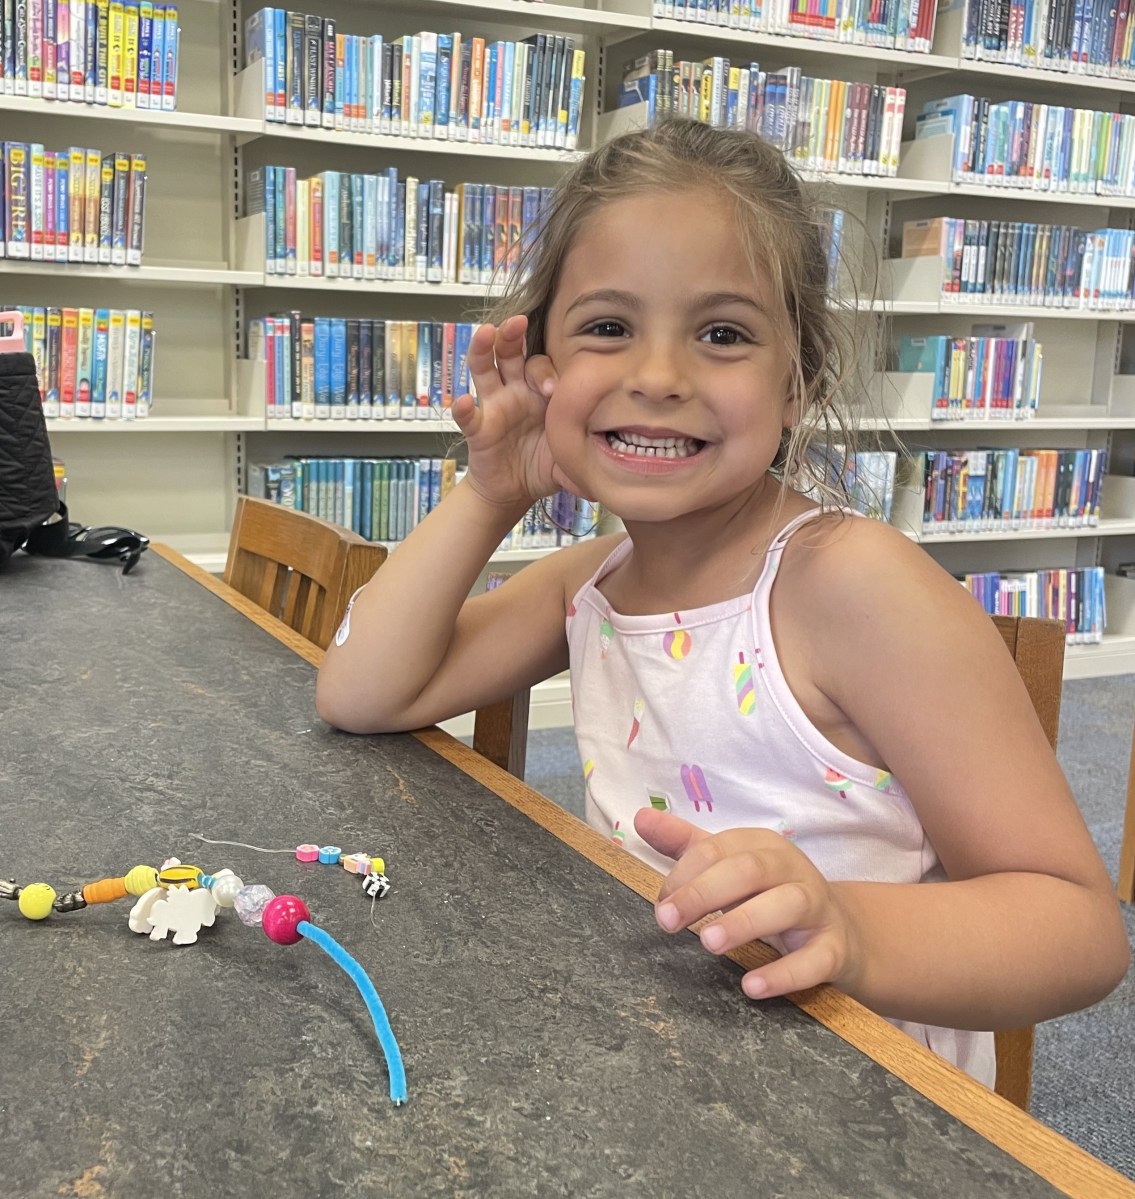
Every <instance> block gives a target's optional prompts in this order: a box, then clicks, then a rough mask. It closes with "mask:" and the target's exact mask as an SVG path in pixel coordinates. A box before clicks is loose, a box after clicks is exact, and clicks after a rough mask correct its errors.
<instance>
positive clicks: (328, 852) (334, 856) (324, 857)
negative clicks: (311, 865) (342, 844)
mask: <svg viewBox="0 0 1135 1199" xmlns="http://www.w3.org/2000/svg"><path fill="white" fill-rule="evenodd" d="M342 853H343V851H342V850H341V849H340V848H339V846H338V845H324V846H321V847H320V850H319V860H320V861H321V862H322V863H323V864H324V866H337V865H338V864H339V858H340V856H341V855H342Z"/></svg>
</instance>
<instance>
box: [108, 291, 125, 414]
mask: <svg viewBox="0 0 1135 1199" xmlns="http://www.w3.org/2000/svg"><path fill="white" fill-rule="evenodd" d="M125 349H126V313H125V312H123V311H122V310H121V309H118V308H112V309H111V310H110V328H109V332H108V335H107V343H106V416H107V419H108V420H121V418H122V381H123V375H122V365H123V355H124V353H125Z"/></svg>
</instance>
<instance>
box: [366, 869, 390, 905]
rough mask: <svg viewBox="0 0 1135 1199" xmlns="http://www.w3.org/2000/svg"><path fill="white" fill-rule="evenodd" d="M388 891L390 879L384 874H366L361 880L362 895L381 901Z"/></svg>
mask: <svg viewBox="0 0 1135 1199" xmlns="http://www.w3.org/2000/svg"><path fill="white" fill-rule="evenodd" d="M389 890H390V879H388V878H387V877H386V875H385V874H374V873H373V872H372V873H370V874H368V875H367V876H366V878H364V879H363V894H364V895H369V896H370V897H371V898H372V899H382V898H384V897H385V895H386V894H387V892H388V891H389Z"/></svg>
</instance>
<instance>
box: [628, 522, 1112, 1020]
mask: <svg viewBox="0 0 1135 1199" xmlns="http://www.w3.org/2000/svg"><path fill="white" fill-rule="evenodd" d="M798 540H799V541H800V542H801V543H802V544H799V545H797V544H796V542H795V541H794V542H793V543H791V544H790V546H789V548H788V550H786V552H785V557H784V560H783V562H782V564H781V569H780V571H779V573H778V577H777V586H776V589H775V590H774V592H773V627H774V630H776V633H777V648H778V652H779V653H780V656H781V661H782V664H784V665H785V667H786V673H788V674H789V677H790V678H791V679H792V683H793V689H794V691H796V693H797V698H798V699H801V702H805V704H806V706H807V707H809V708H817V707H819V706H821V705H822V704H823V703H825V702H826V703H827V704H828V705H829V706H830V707H831V709H832V713H833V719H832V722H831V723H832V726H833V727H837V728H838V727H839V726H840V724H841V722H842V723H843V724H844V725H845V726H846V727H847V729H850V730H853V731H854V734H855V735H856V736H857V738H858V743H859V744H860V745H862V744H863V743H864V741H865V742H866V744H867V746H868V747H869V748H870V749H871V750H873V751H874V756H873V757H872V758H871V759H870V760H872V761H875V762H877V763H881V764H885V765H886V767H887V769H889V770H890V771H892V772H893V774H894V775H895V777H896V778H897V779H899V780H900V781H901V783H902V784H903V787H904V788H905V790H906V792H907V794H908V796H909V797H910V800H911V803H912V804H913V806H914V808H915V810H916V812H917V814H918V816H919V818H920V820H921V821H922V824H923V826H924V828H925V831H926V835H927V837H928V839H929V841H930V843H931V845H932V846H933V847H934V849H935V850H936V852H937V854H938V857H939V859H940V860H941V862H942V865H943V867H944V869H945V872H946V875H947V877H948V881H946V882H941V883H912V884H899V883H862V882H828V881H827V880H826V879H824V878H823V877H822V876H821V875H820V873H819V871H818V870H817V869H816V868H815V866H813V865H812V863H811V862H810V861H809V860H808V859H807V858H806V857H805V855H804V854H803V853H801V852H800V851H799V850H798V849H796V847H795V846H793V845H792V844H791V843H790V842H788V841H786V840H785V839H784V838H783V837H780V836H779V835H777V834H776V833H774V832H771V831H770V830H767V829H752V828H750V829H730V830H727V831H725V832H722V833H717V834H712V835H710V834H707V833H705V832H703V831H702V830H699V829H696V828H694V827H693V826H692V825H689V824H687V823H686V822H685V821H682V820H678V819H677V818H676V817H673V816H670V815H669V814H668V813H663V812H655V811H653V810H651V809H644V810H643V811H641V812H640V813H638V815H637V816H636V818H635V828H636V831H637V832H638V833H639V834H640V835H641V836H643V837H644V839H646V840H647V841H648V842H649V843H650V844H651V845H653V846H654V848H655V849H657V850H659V852H661V853H664V854H667V855H669V856H671V857H674V858H677V859H679V861H678V864H677V865H676V866H675V867H674V869H673V870H672V871H671V872H670V874H669V875H667V877H666V879H665V881H664V883H663V885H662V889H661V892H660V895H659V906H658V919H659V922H660V923H661V924H662V926H663V927H664V928H666V929H668V930H670V931H676V930H677V929H679V928H685V927H687V926H689V925H690V924H692V923H694V922H695V921H697V920H699V919H700V918H701V917H703V916H706V915H709V914H711V913H715V912H723V913H724V915H720V916H718V917H717V918H715V919H713V920H711V921H710V922H708V923H707V924H706V926H705V927H704V928H703V929H702V930H701V934H700V935H701V938H702V942H703V944H704V945H705V946H706V948H707V949H710V950H712V951H713V952H715V953H720V952H724V951H725V950H728V949H731V948H734V947H736V946H738V945H742V944H744V943H745V942H747V941H750V940H753V939H754V938H758V937H769V936H772V935H781V936H783V938H784V941H785V944H786V946H787V948H788V949H789V951H790V952H788V953H787V954H786V955H785V956H784V957H782V958H781V959H779V960H778V961H775V962H773V963H771V964H769V965H767V966H764V967H762V968H760V969H759V970H754V971H750V972H749V973H748V974H747V975H746V976H745V978H744V979H743V983H742V985H743V987H744V989H745V991H746V993H747V994H749V995H750V996H753V997H754V998H758V997H767V996H773V995H782V994H786V993H788V992H792V991H799V990H802V989H805V988H807V987H810V986H814V985H816V984H817V983H820V982H834V983H835V984H836V985H837V986H839V987H840V988H841V989H843V990H844V991H846V992H848V993H849V994H850V995H852V996H854V997H855V998H856V999H859V1000H860V1001H861V1002H863V1003H864V1004H865V1005H867V1006H868V1007H870V1008H873V1009H874V1010H875V1011H877V1012H880V1013H881V1014H883V1015H885V1016H891V1017H894V1018H897V1019H902V1020H908V1021H913V1022H916V1023H924V1024H936V1025H943V1026H946V1027H953V1028H975V1029H990V1028H1006V1027H1015V1026H1020V1025H1023V1024H1029V1023H1033V1022H1034V1021H1037V1020H1044V1019H1048V1018H1050V1017H1053V1016H1057V1015H1060V1014H1063V1013H1065V1012H1068V1011H1072V1010H1074V1009H1076V1008H1079V1007H1084V1006H1086V1005H1088V1004H1090V1003H1094V1002H1096V1001H1097V1000H1099V999H1101V998H1102V997H1103V996H1104V995H1106V994H1107V993H1108V992H1109V991H1110V990H1111V989H1112V988H1113V987H1115V986H1116V984H1117V983H1118V982H1119V980H1120V979H1121V978H1122V976H1123V973H1124V971H1125V969H1126V967H1127V963H1128V957H1129V951H1128V946H1127V940H1126V935H1125V932H1124V928H1123V923H1122V920H1121V918H1120V915H1119V910H1118V904H1117V902H1116V898H1115V894H1114V892H1113V890H1112V887H1111V884H1110V880H1109V879H1108V877H1107V873H1106V871H1105V869H1104V867H1103V864H1102V862H1101V861H1100V859H1099V855H1098V854H1097V853H1096V850H1095V848H1094V846H1093V844H1092V841H1091V837H1090V836H1089V834H1088V831H1087V829H1086V828H1085V827H1084V822H1083V820H1082V819H1081V817H1080V814H1079V812H1078V810H1077V808H1076V805H1075V801H1074V799H1073V797H1072V795H1071V792H1070V791H1069V788H1068V784H1067V782H1066V781H1065V779H1064V776H1063V774H1062V773H1061V770H1060V767H1059V765H1058V763H1057V761H1056V756H1055V754H1054V753H1053V751H1052V749H1051V747H1050V746H1049V744H1048V741H1047V739H1046V737H1045V735H1044V733H1043V730H1042V729H1041V727H1040V723H1039V721H1038V719H1037V717H1036V714H1035V712H1034V710H1033V707H1032V704H1031V702H1030V700H1029V697H1028V693H1027V692H1026V690H1025V687H1024V684H1023V682H1022V681H1021V678H1020V675H1019V674H1018V672H1017V669H1016V667H1015V665H1014V664H1013V661H1012V659H1011V657H1010V656H1009V654H1008V652H1007V651H1006V649H1005V645H1004V642H1003V641H1002V639H1001V636H1000V634H999V633H998V632H997V630H996V628H995V627H994V625H993V622H992V621H991V620H990V619H989V617H988V616H987V615H986V614H985V613H984V612H983V611H982V610H981V609H980V608H979V607H978V605H977V603H976V602H975V601H974V600H973V599H972V597H970V596H969V595H968V594H967V593H966V592H965V590H964V589H963V588H962V587H960V586H959V585H958V584H957V583H956V582H955V581H954V580H953V579H951V578H950V577H949V576H948V575H946V574H945V573H944V572H943V571H942V570H941V569H940V568H939V567H938V566H937V565H936V564H935V563H934V562H933V561H931V559H930V558H929V557H928V556H927V555H925V554H924V553H923V552H922V551H921V550H919V549H918V548H917V547H916V546H913V545H912V544H911V543H910V542H909V541H907V539H906V538H905V537H903V536H902V534H901V533H899V532H898V531H897V530H894V529H891V528H889V527H886V526H882V525H879V524H878V523H877V522H874V521H867V520H850V521H848V520H844V521H843V522H841V525H840V526H839V527H838V528H837V529H836V530H835V531H834V532H833V534H832V535H831V536H830V537H824V536H823V535H822V534H817V535H815V536H813V537H807V538H806V537H803V536H802V537H801V538H799V539H798ZM809 689H810V690H809ZM806 692H807V694H805V693H806Z"/></svg>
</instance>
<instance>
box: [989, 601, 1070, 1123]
mask: <svg viewBox="0 0 1135 1199" xmlns="http://www.w3.org/2000/svg"><path fill="white" fill-rule="evenodd" d="M993 623H994V624H995V625H996V626H997V630H998V632H999V633H1000V634H1001V636H1002V637H1003V638H1004V639H1005V644H1006V646H1007V647H1008V649H1009V653H1011V654H1012V655H1013V661H1014V662H1015V663H1016V664H1017V670H1019V671H1020V674H1021V678H1022V679H1023V680H1024V684H1025V690H1027V691H1028V693H1029V698H1030V699H1031V700H1032V703H1033V707H1034V708H1035V709H1036V714H1037V716H1038V718H1039V719H1040V724H1041V728H1043V729H1044V733H1045V736H1046V737H1047V738H1048V740H1049V743H1050V744H1051V745H1052V747H1053V749H1055V748H1056V735H1057V732H1058V731H1059V726H1060V692H1061V688H1062V686H1063V682H1064V626H1063V625H1062V624H1061V623H1060V622H1059V621H1056V620H1035V619H1032V618H1030V617H1025V616H994V617H993ZM1035 1040H1036V1030H1035V1028H1034V1027H1033V1026H1032V1025H1029V1027H1028V1028H1012V1029H1002V1030H1001V1031H999V1032H996V1033H994V1041H995V1044H996V1049H997V1082H996V1085H995V1087H994V1089H995V1090H996V1092H997V1094H998V1095H1001V1096H1003V1097H1004V1098H1005V1099H1008V1100H1009V1101H1010V1102H1012V1103H1015V1104H1016V1105H1017V1106H1018V1107H1020V1108H1023V1109H1024V1110H1025V1111H1028V1110H1029V1096H1030V1095H1031V1093H1032V1085H1033V1045H1034V1042H1035Z"/></svg>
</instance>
